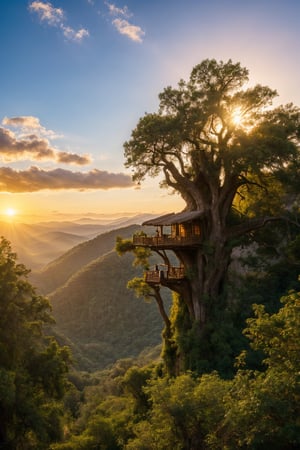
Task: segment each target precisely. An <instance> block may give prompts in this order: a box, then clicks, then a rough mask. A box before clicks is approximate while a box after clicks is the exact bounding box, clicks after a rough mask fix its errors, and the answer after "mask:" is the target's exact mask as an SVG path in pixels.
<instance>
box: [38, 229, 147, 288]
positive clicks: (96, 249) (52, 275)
mask: <svg viewBox="0 0 300 450" xmlns="http://www.w3.org/2000/svg"><path fill="white" fill-rule="evenodd" d="M139 228H140V227H139V225H130V226H128V227H123V228H119V229H115V230H112V231H108V232H105V233H102V234H99V235H98V236H97V237H95V238H94V239H90V240H87V241H85V242H82V243H81V244H79V245H76V246H75V247H72V248H71V249H70V250H69V251H67V252H66V253H63V254H62V255H61V256H60V257H59V258H57V259H55V260H54V261H52V262H51V263H49V264H48V265H47V266H45V267H44V268H43V269H42V270H40V271H39V272H34V273H32V274H31V280H32V282H33V284H34V285H35V286H37V287H38V288H39V290H40V291H41V292H42V293H43V294H49V293H50V292H52V291H54V290H55V289H57V288H58V287H60V286H62V285H63V284H64V283H65V282H66V281H67V280H68V278H69V277H71V276H72V275H74V274H75V273H76V272H77V271H78V270H80V269H81V268H82V267H84V266H85V265H86V264H89V263H90V262H91V261H93V260H94V259H96V258H99V256H101V255H104V254H105V253H107V252H110V251H111V250H112V249H113V248H114V246H115V241H116V237H117V236H118V235H120V236H122V237H124V238H128V237H131V236H132V234H133V233H134V232H135V231H137V230H138V229H139Z"/></svg>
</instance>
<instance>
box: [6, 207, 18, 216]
mask: <svg viewBox="0 0 300 450" xmlns="http://www.w3.org/2000/svg"><path fill="white" fill-rule="evenodd" d="M4 214H5V215H6V216H8V217H14V216H15V215H16V214H17V212H16V210H15V209H14V208H7V209H6V210H5V211H4Z"/></svg>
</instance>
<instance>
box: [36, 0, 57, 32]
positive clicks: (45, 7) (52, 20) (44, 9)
mask: <svg viewBox="0 0 300 450" xmlns="http://www.w3.org/2000/svg"><path fill="white" fill-rule="evenodd" d="M29 10H31V11H33V12H35V13H37V14H38V16H39V18H40V20H41V21H45V22H47V23H48V24H49V25H53V26H55V25H58V24H60V23H61V22H62V20H63V17H64V13H63V10H62V9H61V8H54V7H53V6H52V5H51V3H45V2H40V1H34V2H31V3H30V5H29Z"/></svg>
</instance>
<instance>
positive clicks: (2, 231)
mask: <svg viewBox="0 0 300 450" xmlns="http://www.w3.org/2000/svg"><path fill="white" fill-rule="evenodd" d="M150 217H151V215H149V214H140V215H138V216H132V217H130V216H129V217H127V216H126V217H113V218H109V217H105V216H103V217H102V216H101V218H96V217H92V218H91V217H83V218H79V219H78V218H77V219H76V220H72V221H61V222H56V221H50V222H38V223H30V224H25V223H14V222H0V236H4V237H6V238H7V239H8V240H9V241H10V242H11V244H12V248H13V250H14V251H15V252H16V253H17V255H18V260H19V261H20V262H22V263H23V264H25V265H26V267H27V268H29V269H32V270H38V269H41V268H42V267H44V266H45V265H46V264H48V263H49V262H50V261H53V260H54V259H56V258H58V257H59V256H60V255H62V254H63V253H65V252H66V251H68V250H69V249H71V248H72V247H74V246H75V245H77V244H79V243H81V242H84V241H86V240H89V239H92V238H94V237H96V236H97V235H99V234H100V233H104V232H107V231H110V230H113V229H117V228H121V227H124V226H128V225H132V224H140V223H142V222H143V221H144V220H147V219H148V218H150Z"/></svg>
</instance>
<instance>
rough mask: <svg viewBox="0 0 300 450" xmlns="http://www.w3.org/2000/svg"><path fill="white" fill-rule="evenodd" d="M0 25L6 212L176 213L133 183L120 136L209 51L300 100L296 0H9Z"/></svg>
mask: <svg viewBox="0 0 300 450" xmlns="http://www.w3.org/2000/svg"><path fill="white" fill-rule="evenodd" d="M0 21H1V23H0V38H1V40H0V42H1V54H2V58H3V61H2V65H1V66H2V67H1V71H0V89H1V102H0V157H1V162H0V214H1V213H3V211H5V210H6V209H7V208H14V209H15V210H17V211H18V212H19V214H20V215H21V214H24V215H25V214H35V215H36V214H43V215H45V216H48V217H49V216H50V214H52V216H53V217H54V212H58V213H82V214H83V213H86V212H89V211H91V212H97V213H117V212H131V213H135V212H136V213H138V212H154V213H163V212H169V211H179V210H180V209H181V208H182V206H183V203H182V202H181V200H180V199H179V198H178V197H177V196H176V195H175V196H174V195H173V196H170V195H168V193H167V192H166V191H162V190H160V189H159V188H158V187H157V186H158V180H156V179H154V180H147V182H145V183H144V184H143V185H142V186H141V189H135V188H134V187H133V186H131V180H130V171H128V170H127V171H126V170H125V168H124V157H123V143H124V142H125V141H126V140H128V139H129V138H130V134H131V131H132V129H133V128H134V127H135V125H136V123H137V121H138V119H139V118H140V117H141V116H143V115H144V113H145V112H152V111H156V110H157V106H158V94H159V92H161V91H162V90H163V88H164V87H166V86H168V85H173V86H175V85H176V84H177V82H178V81H179V80H180V79H181V78H184V79H187V78H188V77H189V74H190V72H191V70H192V68H193V66H195V65H196V64H198V63H200V62H201V61H202V60H203V59H206V58H215V59H217V60H223V61H227V60H228V59H229V58H231V59H232V60H233V61H234V62H238V61H239V62H241V64H242V65H243V66H245V67H247V68H248V69H249V71H250V82H251V83H253V84H255V83H261V84H266V85H268V86H270V87H271V88H274V89H277V91H278V93H279V97H278V102H279V103H288V102H293V103H295V104H297V105H300V89H299V80H300V52H299V43H300V27H299V22H300V2H299V1H298V0H285V1H280V0H244V1H242V0H240V1H236V0H210V1H207V0H205V1H204V0H182V1H181V0H180V1H179V0H152V1H146V0H129V1H126V2H123V1H119V0H118V1H103V0H52V1H51V2H46V1H27V0H10V1H2V2H1V4H0Z"/></svg>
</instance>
